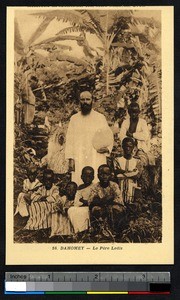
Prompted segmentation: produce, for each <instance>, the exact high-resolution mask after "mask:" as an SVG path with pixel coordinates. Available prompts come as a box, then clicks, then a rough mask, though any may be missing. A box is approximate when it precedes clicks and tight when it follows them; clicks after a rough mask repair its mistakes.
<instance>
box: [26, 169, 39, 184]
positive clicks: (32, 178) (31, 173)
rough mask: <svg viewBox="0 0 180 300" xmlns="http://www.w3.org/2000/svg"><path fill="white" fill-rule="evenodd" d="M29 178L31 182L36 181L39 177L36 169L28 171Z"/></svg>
mask: <svg viewBox="0 0 180 300" xmlns="http://www.w3.org/2000/svg"><path fill="white" fill-rule="evenodd" d="M27 176H28V178H29V180H30V182H33V181H35V179H36V177H37V169H36V167H34V166H32V167H30V168H29V169H28V170H27Z"/></svg>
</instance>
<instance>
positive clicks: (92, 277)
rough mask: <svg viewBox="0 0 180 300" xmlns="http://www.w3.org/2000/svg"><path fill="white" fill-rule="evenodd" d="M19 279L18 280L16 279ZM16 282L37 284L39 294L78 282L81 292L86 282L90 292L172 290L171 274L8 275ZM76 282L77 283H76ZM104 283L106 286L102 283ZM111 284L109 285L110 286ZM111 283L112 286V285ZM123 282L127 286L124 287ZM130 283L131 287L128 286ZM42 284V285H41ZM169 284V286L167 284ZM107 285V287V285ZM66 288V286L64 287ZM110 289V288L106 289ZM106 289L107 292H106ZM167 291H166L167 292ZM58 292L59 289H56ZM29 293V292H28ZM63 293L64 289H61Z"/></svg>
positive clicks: (75, 273) (82, 273) (10, 280)
mask: <svg viewBox="0 0 180 300" xmlns="http://www.w3.org/2000/svg"><path fill="white" fill-rule="evenodd" d="M16 278H17V279H16ZM7 281H8V282H12V281H14V282H16V281H19V282H20V281H24V282H25V281H26V283H28V282H34V283H35V284H36V283H37V285H36V286H37V287H38V292H39V291H40V290H39V288H40V287H41V291H42V290H43V286H44V288H45V289H46V291H47V287H48V286H49V288H52V283H53V282H57V283H59V285H57V286H56V287H57V288H60V289H61V284H62V283H63V282H64V283H66V291H68V290H69V289H70V288H71V287H72V285H71V284H72V283H71V282H75V281H76V282H77V284H76V291H78V290H79V288H78V284H79V283H81V284H82V285H81V288H82V289H81V290H84V289H83V287H84V288H85V287H86V288H87V284H86V282H89V284H90V286H91V289H90V286H89V285H88V287H89V290H92V291H93V290H95V291H106V290H107V289H108V288H110V290H112V291H116V292H118V291H119V290H121V291H128V290H129V291H132V292H133V291H134V292H136V291H137V292H138V291H151V289H150V284H151V283H152V284H153V286H152V285H151V287H152V288H155V289H156V286H157V288H158V289H159V290H160V291H161V289H163V290H162V292H163V291H169V289H170V272H146V273H145V272H110V273H109V272H99V273H95V272H88V273H87V272H81V273H77V272H62V273H60V272H52V273H50V272H44V273H43V272H39V273H38V272H31V273H28V272H27V273H25V272H19V273H18V272H9V273H8V274H6V282H7ZM76 282H75V283H76ZM91 282H94V288H95V289H92V286H93V285H92V284H91ZM103 282H104V285H102V284H101V283H103ZM108 282H109V284H108ZM110 282H111V283H112V284H110ZM123 282H125V283H126V284H125V285H123ZM128 282H129V285H127V284H128ZM40 283H41V284H40ZM166 283H167V284H166ZM106 284H107V285H106ZM27 286H28V287H29V288H30V287H31V288H30V291H33V285H32V286H30V285H27ZM64 287H65V286H64ZM106 287H108V288H106ZM128 288H129V289H128ZM104 289H105V290H104ZM165 289H166V290H165ZM56 290H57V289H56ZM71 290H72V289H71ZM27 291H28V290H27ZM61 291H62V289H61ZM151 292H152V291H151Z"/></svg>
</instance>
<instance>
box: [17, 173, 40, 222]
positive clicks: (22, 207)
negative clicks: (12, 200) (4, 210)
mask: <svg viewBox="0 0 180 300" xmlns="http://www.w3.org/2000/svg"><path fill="white" fill-rule="evenodd" d="M41 185H42V184H41V183H40V181H39V180H38V179H35V181H33V182H31V181H30V180H29V178H27V179H25V180H24V181H23V191H22V192H21V193H20V194H19V195H18V199H17V207H16V211H15V214H14V215H16V214H17V213H19V214H20V215H21V217H27V216H29V204H28V203H27V202H26V200H25V198H24V196H25V195H26V193H28V194H30V195H32V193H33V192H34V190H35V189H38V187H39V186H41Z"/></svg>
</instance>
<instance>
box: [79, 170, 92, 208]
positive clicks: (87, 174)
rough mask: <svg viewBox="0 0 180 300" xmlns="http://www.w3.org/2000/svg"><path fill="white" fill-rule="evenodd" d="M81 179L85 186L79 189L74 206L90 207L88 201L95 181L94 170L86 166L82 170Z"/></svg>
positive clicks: (82, 185)
mask: <svg viewBox="0 0 180 300" xmlns="http://www.w3.org/2000/svg"><path fill="white" fill-rule="evenodd" d="M81 179H82V181H83V184H81V185H80V186H79V187H78V191H77V193H76V198H75V201H74V206H82V205H83V206H88V202H87V199H88V197H89V194H90V191H91V188H92V185H93V183H92V182H93V180H94V169H93V168H92V167H90V166H86V167H84V168H83V169H82V174H81Z"/></svg>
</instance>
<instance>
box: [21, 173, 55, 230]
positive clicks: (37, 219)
mask: <svg viewBox="0 0 180 300" xmlns="http://www.w3.org/2000/svg"><path fill="white" fill-rule="evenodd" d="M42 183H43V185H42V186H41V187H40V188H39V189H38V191H36V192H34V193H33V194H32V196H31V198H32V202H31V205H30V207H29V220H28V222H27V224H26V226H25V229H28V230H38V229H46V228H49V227H51V211H52V203H54V202H55V201H56V199H57V197H59V189H58V187H57V186H56V185H55V184H54V173H53V171H52V170H45V171H44V173H43V182H42Z"/></svg>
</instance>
